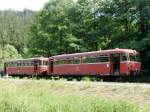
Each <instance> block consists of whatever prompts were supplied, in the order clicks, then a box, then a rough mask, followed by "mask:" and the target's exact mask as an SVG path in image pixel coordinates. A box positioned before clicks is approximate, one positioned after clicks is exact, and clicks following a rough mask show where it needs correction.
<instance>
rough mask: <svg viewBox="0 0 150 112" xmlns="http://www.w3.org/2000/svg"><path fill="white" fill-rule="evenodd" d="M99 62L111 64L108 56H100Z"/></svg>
mask: <svg viewBox="0 0 150 112" xmlns="http://www.w3.org/2000/svg"><path fill="white" fill-rule="evenodd" d="M98 62H109V57H108V56H105V55H104V56H103V55H102V56H99V57H98Z"/></svg>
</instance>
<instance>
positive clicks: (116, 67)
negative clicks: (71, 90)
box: [111, 53, 120, 75]
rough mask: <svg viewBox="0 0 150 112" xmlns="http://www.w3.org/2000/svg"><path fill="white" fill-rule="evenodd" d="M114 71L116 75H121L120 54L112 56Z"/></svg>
mask: <svg viewBox="0 0 150 112" xmlns="http://www.w3.org/2000/svg"><path fill="white" fill-rule="evenodd" d="M111 62H112V71H113V74H114V75H119V74H120V53H116V54H111Z"/></svg>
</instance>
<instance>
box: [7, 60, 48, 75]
mask: <svg viewBox="0 0 150 112" xmlns="http://www.w3.org/2000/svg"><path fill="white" fill-rule="evenodd" d="M43 62H47V65H46V64H45V65H44V64H43ZM47 71H48V58H43V57H40V58H30V59H16V60H10V61H7V62H5V73H6V74H9V75H43V74H47Z"/></svg>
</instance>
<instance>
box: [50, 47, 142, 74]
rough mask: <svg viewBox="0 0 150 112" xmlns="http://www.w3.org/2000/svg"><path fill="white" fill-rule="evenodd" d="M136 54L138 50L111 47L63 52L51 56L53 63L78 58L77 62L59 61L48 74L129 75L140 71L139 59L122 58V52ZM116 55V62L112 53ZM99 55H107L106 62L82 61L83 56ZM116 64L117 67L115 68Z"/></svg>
mask: <svg viewBox="0 0 150 112" xmlns="http://www.w3.org/2000/svg"><path fill="white" fill-rule="evenodd" d="M125 53H126V54H127V55H130V54H132V55H133V56H136V55H137V54H138V52H136V51H135V50H130V49H112V50H103V51H93V52H85V53H75V54H64V55H58V56H53V57H51V58H50V59H51V60H52V59H53V63H55V62H58V61H61V62H62V61H64V62H65V61H67V60H69V61H70V60H76V59H78V60H80V61H79V62H78V63H73V64H72V63H61V62H60V63H59V64H54V65H53V71H50V70H49V71H50V72H49V73H50V74H57V75H103V76H104V75H131V73H133V72H134V73H136V74H138V73H140V71H141V62H139V61H136V60H135V61H130V58H129V57H128V59H126V60H123V56H122V55H124V54H125ZM116 54H117V55H118V57H117V58H118V60H119V61H118V62H115V60H116V59H117V58H116V59H115V57H114V58H112V57H113V55H116ZM99 56H107V57H108V60H107V61H106V62H99V61H96V62H89V63H84V57H88V58H93V57H99ZM116 66H117V68H116Z"/></svg>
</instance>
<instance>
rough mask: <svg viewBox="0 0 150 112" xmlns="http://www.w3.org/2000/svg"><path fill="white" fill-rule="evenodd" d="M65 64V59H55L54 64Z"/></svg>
mask: <svg viewBox="0 0 150 112" xmlns="http://www.w3.org/2000/svg"><path fill="white" fill-rule="evenodd" d="M59 64H65V62H64V60H55V61H54V65H59Z"/></svg>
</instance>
